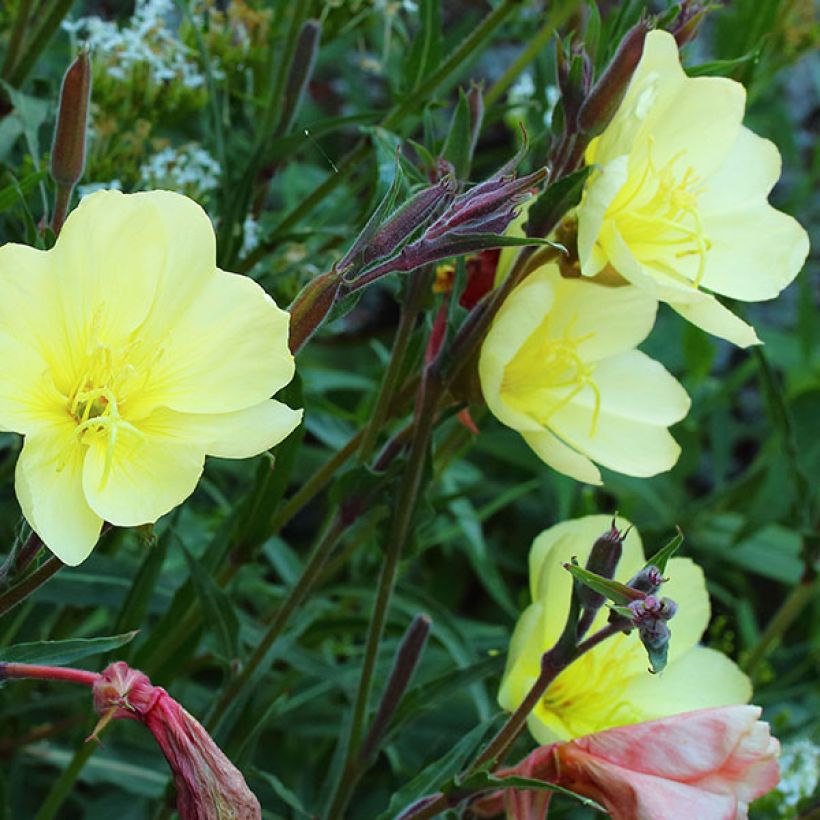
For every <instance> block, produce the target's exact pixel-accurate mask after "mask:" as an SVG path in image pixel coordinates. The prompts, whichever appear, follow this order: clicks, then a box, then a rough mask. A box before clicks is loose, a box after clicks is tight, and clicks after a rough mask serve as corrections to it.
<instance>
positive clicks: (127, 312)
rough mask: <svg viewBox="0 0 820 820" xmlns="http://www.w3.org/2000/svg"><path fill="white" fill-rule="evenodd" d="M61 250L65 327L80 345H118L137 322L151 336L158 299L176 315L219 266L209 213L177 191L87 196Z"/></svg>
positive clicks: (57, 267)
mask: <svg viewBox="0 0 820 820" xmlns="http://www.w3.org/2000/svg"><path fill="white" fill-rule="evenodd" d="M53 254H54V257H55V261H54V263H53V264H54V268H53V272H52V276H53V278H54V281H55V286H56V287H57V288H59V293H60V301H61V304H62V308H63V321H64V323H65V334H66V336H67V338H69V339H70V340H71V341H72V342H73V347H75V348H76V347H79V346H80V343H81V342H82V341H85V342H86V345H85V346H86V347H87V346H88V345H108V346H110V347H112V348H118V347H121V346H123V345H124V344H127V343H128V342H129V341H130V340H131V336H132V334H133V333H134V331H136V330H137V329H141V335H142V336H143V337H144V336H145V328H144V325H145V322H146V320H147V318H148V316H149V312H151V311H152V309H153V308H154V306H155V305H158V306H159V307H158V308H157V310H158V311H159V312H161V313H163V314H164V315H165V317H166V318H167V317H168V316H170V315H173V312H174V311H175V310H177V309H179V308H180V307H182V306H183V305H184V304H185V302H186V301H187V300H190V298H191V296H192V294H193V293H195V292H196V291H197V290H199V289H200V288H201V287H202V286H203V285H204V284H205V282H207V280H208V278H209V277H210V276H212V275H213V273H214V271H215V269H216V251H215V240H214V234H213V228H212V227H211V224H210V222H209V221H208V218H207V216H205V214H204V212H203V211H202V209H201V208H199V206H197V205H196V204H195V203H194V202H193V201H192V200H189V199H187V198H186V197H183V196H181V195H179V194H172V193H170V192H151V193H145V194H134V195H125V194H122V193H121V192H119V191H99V192H97V193H95V194H91V195H90V196H87V197H85V198H84V199H83V200H82V202H81V203H80V205H79V207H78V208H77V209H76V210H74V211H73V212H72V213H71V214H70V215H69V217H68V219H67V220H66V223H65V225H64V226H63V230H62V231H61V233H60V236H59V239H58V240H57V244H56V245H55V247H54V250H53ZM169 302H170V304H169ZM155 322H156V317H155Z"/></svg>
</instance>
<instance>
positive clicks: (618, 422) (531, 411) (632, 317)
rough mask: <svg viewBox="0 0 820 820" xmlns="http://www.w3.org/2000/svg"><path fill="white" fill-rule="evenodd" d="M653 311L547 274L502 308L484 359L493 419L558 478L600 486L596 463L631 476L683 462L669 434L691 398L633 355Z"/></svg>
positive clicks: (630, 292)
mask: <svg viewBox="0 0 820 820" xmlns="http://www.w3.org/2000/svg"><path fill="white" fill-rule="evenodd" d="M656 310H657V301H656V300H655V299H654V298H653V297H652V296H650V295H649V294H647V293H646V291H644V290H641V289H639V288H634V287H618V288H609V287H604V286H602V285H598V284H595V283H591V282H588V281H585V280H582V279H565V278H563V277H562V276H561V275H560V272H559V270H558V267H557V266H556V265H554V264H547V265H544V266H543V267H541V268H539V269H538V270H536V271H534V272H533V273H531V274H530V275H529V276H528V277H527V278H526V279H524V281H523V282H522V283H521V284H520V285H518V286H517V287H516V288H515V290H513V292H512V293H511V294H510V295H509V297H508V298H507V299H506V301H505V302H504V304H503V305H502V306H501V309H500V310H499V312H498V314H497V316H496V317H495V320H494V322H493V324H492V326H491V328H490V330H489V332H488V334H487V337H486V339H485V340H484V344H483V346H482V349H481V358H480V360H479V376H480V378H481V390H482V393H483V394H484V399H485V401H486V402H487V405H488V407H489V408H490V410H491V411H492V413H493V414H494V415H495V416H496V418H498V419H499V420H500V421H502V422H503V423H504V424H506V425H507V426H508V427H512V428H513V429H514V430H517V431H518V432H519V433H521V435H522V436H523V437H524V440H525V441H526V442H527V444H529V446H530V447H532V449H533V450H534V451H535V453H536V454H537V455H538V456H539V457H540V458H541V459H542V460H543V461H545V462H546V463H547V464H549V465H550V466H551V467H553V468H554V469H555V470H558V471H559V472H561V473H565V474H566V475H569V476H572V477H573V478H575V479H577V480H579V481H585V482H588V483H590V484H600V483H601V475H600V473H599V471H598V468H597V467H596V466H595V465H594V464H593V463H592V462H593V461H595V462H597V463H598V464H602V465H603V466H605V467H608V468H609V469H611V470H616V471H618V472H621V473H626V474H628V475H634V476H651V475H655V474H656V473H659V472H662V471H664V470H669V469H670V468H671V467H672V465H674V463H675V462H676V461H677V458H678V455H679V454H680V447H678V445H677V443H676V442H675V440H674V439H673V438H672V436H671V435H670V433H669V431H668V430H667V427H668V426H669V425H670V424H673V423H674V422H676V421H679V420H680V419H682V418H683V417H684V416H685V415H686V413H687V411H688V409H689V404H690V402H689V397H688V396H687V395H686V392H685V391H684V390H683V388H682V387H681V386H680V385H679V384H678V382H677V381H675V379H674V378H673V377H672V376H671V375H670V374H669V373H668V372H667V371H666V370H665V369H664V367H663V366H662V365H660V364H659V363H658V362H656V361H654V360H653V359H650V358H649V357H648V356H647V355H645V354H644V353H641V352H639V351H637V350H635V349H634V348H635V346H636V345H638V344H640V343H641V342H642V341H643V340H644V339H645V338H646V337H647V336H648V335H649V331H650V330H651V329H652V324H653V322H654V321H655V312H656Z"/></svg>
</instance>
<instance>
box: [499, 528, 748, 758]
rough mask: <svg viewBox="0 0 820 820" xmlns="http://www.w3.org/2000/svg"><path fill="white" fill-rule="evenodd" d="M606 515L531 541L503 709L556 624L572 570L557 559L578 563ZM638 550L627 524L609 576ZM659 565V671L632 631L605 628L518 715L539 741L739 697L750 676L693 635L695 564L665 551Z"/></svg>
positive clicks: (529, 676) (702, 623)
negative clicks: (662, 652)
mask: <svg viewBox="0 0 820 820" xmlns="http://www.w3.org/2000/svg"><path fill="white" fill-rule="evenodd" d="M610 523H611V518H609V517H608V516H605V515H590V516H587V517H585V518H579V519H576V520H573V521H565V522H563V523H561V524H558V525H556V526H554V527H550V529H548V530H545V531H544V532H542V533H541V535H539V536H538V537H537V538H536V539H535V541H534V542H533V545H532V550H531V551H530V591H531V595H532V604H530V606H529V607H528V608H527V609H526V610H525V611H524V613H523V615H522V616H521V618H520V619H519V621H518V624H517V626H516V628H515V633H514V634H513V638H512V641H511V643H510V653H509V657H508V659H507V668H506V671H505V673H504V679H503V681H502V683H501V689H500V691H499V695H498V700H499V703H500V704H501V707H502V708H503V709H506V710H508V711H512V710H513V709H515V708H516V707H517V706H518V705H519V704H520V703H521V701H522V700H523V699H524V696H525V695H526V694H527V692H528V691H529V689H530V687H531V686H532V684H533V682H534V681H535V679H536V678H537V677H538V673H539V666H540V661H541V655H542V654H543V653H544V652H546V651H547V650H548V649H550V648H551V647H552V646H553V644H554V643H555V641H556V640H557V639H558V636H559V635H560V634H561V631H562V629H563V627H564V623H565V621H566V618H567V612H568V609H569V600H570V594H571V589H572V578H571V576H570V574H569V573H568V572H567V571H566V570H565V569H564V568H563V566H562V564H563V563H565V562H567V561H569V560H570V558H571V557H572V556H573V555H574V556H577V558H578V561H579V563H580V564H581V565H583V564H584V563H586V560H587V558H588V556H589V552H590V549H591V548H592V544H593V543H594V542H595V539H596V538H598V537H599V536H600V535H601V534H603V533H604V532H606V531H608V530H609V527H610ZM616 523H617V526H618V527H619V528H622V529H624V528H627V527H629V526H630V524H629V522H628V521H626V520H625V519H618V521H617V522H616ZM644 560H645V559H644V555H643V548H642V545H641V539H640V536H639V534H638V532H637V531H636V530H635V529H632V530H630V532H629V534H628V535H627V537H626V540H625V541H624V544H623V557H622V558H621V562H620V564H619V565H618V570H617V572H616V575H615V577H616V579H617V580H619V581H623V582H626V581H628V580H629V579H630V578H631V577H632V576H633V575H634V574H635V573H636V572H637V571H638V570H639V569H640V568H641V567H642V566H643V564H644ZM665 575H667V576H668V577H669V581H668V583H666V584H664V585H663V595H665V596H667V597H669V598H671V599H672V600H673V601H675V602H676V603H677V604H678V610H677V613H676V615H675V617H674V618H673V619H672V620H671V621H670V622H669V626H670V631H671V633H672V638H671V641H670V647H669V665H668V666H667V667H666V669H665V670H664V671H663V672H661V673H660V674H659V675H651V674H650V673H649V671H648V666H649V662H648V660H647V656H646V651H645V650H644V648H643V646H642V644H641V642H640V640H639V639H638V636H637V634H635V633H634V632H633V633H632V634H631V635H617V636H615V637H614V638H609V639H608V640H606V641H604V642H603V643H601V644H599V645H598V646H597V647H596V648H594V649H592V650H590V651H589V652H587V653H586V654H585V655H582V656H581V657H580V658H579V659H578V660H577V661H575V663H573V664H571V665H570V666H568V667H567V669H565V670H564V671H563V672H562V673H561V674H560V675H559V676H558V677H557V678H556V679H555V681H554V682H553V683H552V685H551V686H550V687H549V689H548V690H547V691H546V693H545V694H544V697H543V698H542V699H541V701H540V703H539V704H538V705H537V706H536V708H535V710H534V711H533V712H532V714H531V715H530V718H529V721H528V727H529V729H530V732H531V733H532V735H533V737H535V739H536V740H537V741H538V742H539V743H541V744H546V743H553V742H555V741H556V740H569V739H571V738H575V737H580V736H582V735H587V734H592V733H593V732H601V731H603V730H605V729H609V728H612V727H613V726H623V725H626V724H629V723H640V722H643V721H647V720H654V719H656V718H661V717H665V716H667V715H674V714H678V713H680V712H687V711H691V710H693V709H703V708H707V707H710V706H726V705H729V704H737V703H746V702H747V701H748V700H749V698H750V697H751V694H752V687H751V683H750V682H749V679H748V678H747V677H746V676H745V675H744V674H743V673H742V672H741V671H740V670H739V669H738V668H737V666H735V664H734V663H733V662H732V661H731V660H729V659H728V658H727V657H726V656H725V655H723V654H721V653H720V652H717V651H715V650H714V649H708V648H707V647H703V646H699V645H698V641H700V638H701V635H702V634H703V632H704V630H705V629H706V626H707V625H708V623H709V613H710V607H709V595H708V593H707V591H706V582H705V580H704V577H703V571H702V570H701V569H700V567H698V566H697V565H696V564H694V563H693V562H692V561H691V560H690V559H688V558H672V559H671V560H670V561H669V563H668V564H667V567H666V572H665ZM607 616H608V609H607V608H606V607H603V608H602V609H601V610H600V611H599V612H598V615H597V617H596V619H595V622H594V624H593V626H592V631H595V630H597V629H600V628H601V627H602V626H605V625H606V621H607ZM590 634H592V633H591V632H590Z"/></svg>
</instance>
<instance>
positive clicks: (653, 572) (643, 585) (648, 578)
mask: <svg viewBox="0 0 820 820" xmlns="http://www.w3.org/2000/svg"><path fill="white" fill-rule="evenodd" d="M663 582H664V577H663V573H662V572H661V571H660V570H659V569H658V568H657V567H656V566H653V565H652V564H650V565H649V566H646V567H644V568H643V569H642V570H641V571H640V572H638V573H637V575H635V576H634V577H633V578H632V580H631V581H630V582H629V583H628V584H627V586H630V587H632V589H637V590H638V591H639V592H644V593H646V594H647V595H654V594H655V593H656V592H657V591H658V590H659V589H660V587H661V584H662V583H663Z"/></svg>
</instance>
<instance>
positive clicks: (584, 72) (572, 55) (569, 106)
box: [555, 43, 592, 134]
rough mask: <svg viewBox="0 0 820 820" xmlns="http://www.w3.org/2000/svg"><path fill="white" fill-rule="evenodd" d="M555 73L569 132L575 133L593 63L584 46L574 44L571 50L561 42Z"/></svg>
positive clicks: (557, 51) (556, 53) (556, 56)
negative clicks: (566, 48)
mask: <svg viewBox="0 0 820 820" xmlns="http://www.w3.org/2000/svg"><path fill="white" fill-rule="evenodd" d="M555 74H556V80H557V83H558V89H559V90H560V92H561V107H562V108H563V110H564V124H565V127H566V130H567V133H570V134H572V133H574V132H575V130H576V122H577V119H578V112H579V111H580V109H581V105H582V104H583V102H584V100H585V99H586V97H587V94H588V93H589V85H590V78H591V76H592V63H591V61H590V59H589V55H588V54H587V53H586V52H585V51H584V50H583V48H582V47H579V46H577V45H573V46H571V47H570V49H569V51H567V50H565V47H564V45H563V44H561V43H559V44H558V47H557V49H556V52H555Z"/></svg>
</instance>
